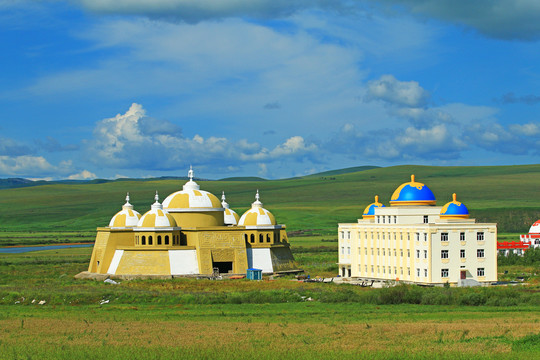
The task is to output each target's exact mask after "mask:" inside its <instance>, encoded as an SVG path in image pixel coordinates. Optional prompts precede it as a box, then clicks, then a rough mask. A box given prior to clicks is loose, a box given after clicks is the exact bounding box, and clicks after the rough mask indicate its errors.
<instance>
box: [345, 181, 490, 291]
mask: <svg viewBox="0 0 540 360" xmlns="http://www.w3.org/2000/svg"><path fill="white" fill-rule="evenodd" d="M338 244H339V272H340V275H341V276H343V277H353V278H363V279H375V280H398V281H404V282H408V283H416V284H424V285H440V284H444V283H447V282H448V283H450V284H452V285H473V284H476V282H480V283H490V282H494V281H497V224H482V223H476V221H475V220H474V219H469V212H468V209H467V207H466V206H465V205H464V204H462V203H460V202H459V201H457V199H456V194H453V200H452V201H450V202H448V203H447V204H446V205H444V206H442V207H441V206H436V199H435V196H434V195H433V192H432V191H431V190H430V189H429V188H428V187H427V186H426V185H424V184H422V183H419V182H416V181H415V179H414V175H412V176H411V181H410V182H407V183H404V184H402V185H401V186H399V187H398V188H397V189H396V191H394V193H393V195H392V197H391V200H390V206H389V207H386V206H384V205H383V204H382V203H380V202H379V201H378V196H376V197H375V202H374V203H372V204H370V205H368V206H367V207H366V209H365V210H364V214H363V216H362V219H358V222H357V223H350V224H339V228H338ZM473 280H474V281H473Z"/></svg>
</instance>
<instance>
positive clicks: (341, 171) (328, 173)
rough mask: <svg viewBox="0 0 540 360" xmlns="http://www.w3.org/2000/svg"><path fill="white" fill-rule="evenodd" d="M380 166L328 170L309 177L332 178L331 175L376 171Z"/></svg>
mask: <svg viewBox="0 0 540 360" xmlns="http://www.w3.org/2000/svg"><path fill="white" fill-rule="evenodd" d="M378 168H380V166H355V167H350V168H345V169H337V170H329V171H323V172H320V173H316V174H312V175H309V176H317V177H321V176H332V175H341V174H349V173H355V172H359V171H365V170H372V169H378Z"/></svg>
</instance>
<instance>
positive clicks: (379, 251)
mask: <svg viewBox="0 0 540 360" xmlns="http://www.w3.org/2000/svg"><path fill="white" fill-rule="evenodd" d="M379 255H381V250H379V248H377V256H379Z"/></svg>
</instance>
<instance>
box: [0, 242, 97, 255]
mask: <svg viewBox="0 0 540 360" xmlns="http://www.w3.org/2000/svg"><path fill="white" fill-rule="evenodd" d="M90 246H94V244H78V245H50V246H22V247H6V248H0V253H4V254H20V253H25V252H30V251H43V250H58V249H65V248H77V247H90Z"/></svg>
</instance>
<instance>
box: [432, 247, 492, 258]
mask: <svg viewBox="0 0 540 360" xmlns="http://www.w3.org/2000/svg"><path fill="white" fill-rule="evenodd" d="M424 251H426V250H424ZM459 257H460V258H461V259H465V258H466V252H465V249H460V250H459ZM476 257H477V258H484V257H485V251H484V249H477V250H476ZM448 258H449V256H448V250H441V259H448Z"/></svg>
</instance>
